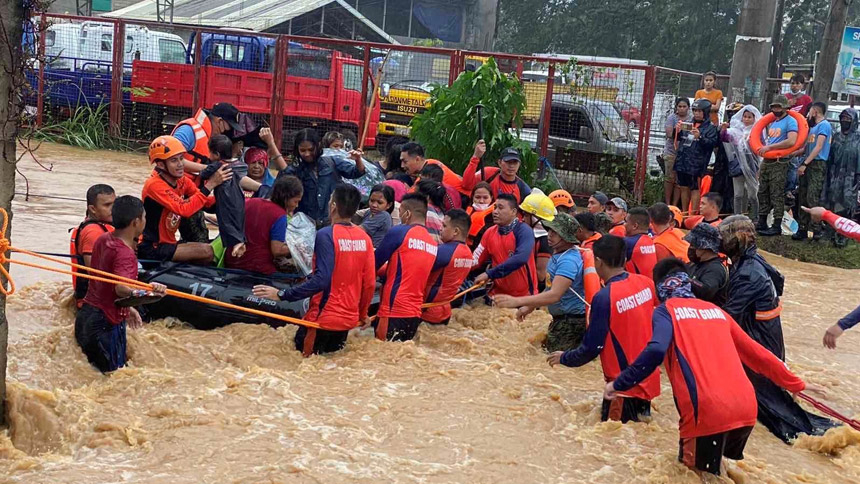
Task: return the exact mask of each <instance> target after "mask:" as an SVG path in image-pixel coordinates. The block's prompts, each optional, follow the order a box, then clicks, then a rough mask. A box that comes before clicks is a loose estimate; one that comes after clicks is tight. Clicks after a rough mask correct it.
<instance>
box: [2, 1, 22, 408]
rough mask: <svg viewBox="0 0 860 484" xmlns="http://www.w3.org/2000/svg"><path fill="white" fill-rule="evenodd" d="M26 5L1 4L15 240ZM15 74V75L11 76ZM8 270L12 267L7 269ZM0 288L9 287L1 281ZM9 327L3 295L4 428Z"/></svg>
mask: <svg viewBox="0 0 860 484" xmlns="http://www.w3.org/2000/svg"><path fill="white" fill-rule="evenodd" d="M22 4H23V2H21V1H20V0H4V1H2V2H0V39H2V41H0V73H2V74H0V123H2V126H0V150H2V153H0V156H2V160H0V207H2V208H4V209H6V211H7V212H8V214H9V218H10V224H9V229H8V231H7V232H6V236H7V237H11V235H10V234H11V228H12V227H11V217H12V197H13V196H14V194H15V164H16V162H17V157H16V154H15V141H16V136H17V134H18V126H20V123H21V116H20V115H21V111H22V105H21V98H22V94H23V93H22V92H21V86H23V82H24V74H23V63H22V61H21V35H22V26H23V24H24V9H23V6H22ZM10 74H11V75H10ZM7 268H8V266H7ZM0 284H6V281H5V280H0ZM8 343H9V324H8V322H7V320H6V298H5V297H4V296H3V295H2V294H0V425H3V424H5V421H6V349H7V347H8Z"/></svg>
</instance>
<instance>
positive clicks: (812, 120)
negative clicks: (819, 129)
mask: <svg viewBox="0 0 860 484" xmlns="http://www.w3.org/2000/svg"><path fill="white" fill-rule="evenodd" d="M806 122H807V123H808V124H809V127H810V128H811V127H813V126H815V125H816V124H818V121H816V120H815V118H809V119H807V120H806Z"/></svg>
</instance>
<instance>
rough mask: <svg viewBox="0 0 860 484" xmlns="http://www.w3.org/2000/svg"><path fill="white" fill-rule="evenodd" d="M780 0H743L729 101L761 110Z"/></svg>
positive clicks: (733, 56)
mask: <svg viewBox="0 0 860 484" xmlns="http://www.w3.org/2000/svg"><path fill="white" fill-rule="evenodd" d="M776 2H777V0H744V1H743V4H742V5H741V15H740V19H739V20H738V35H737V37H735V52H734V54H733V55H732V72H731V79H730V80H729V89H730V92H729V93H727V97H728V99H729V102H740V103H743V104H752V105H754V106H757V107H758V108H759V109H761V107H762V105H763V104H764V101H765V94H766V92H767V74H768V67H769V65H770V54H771V47H772V45H773V25H774V18H775V16H776Z"/></svg>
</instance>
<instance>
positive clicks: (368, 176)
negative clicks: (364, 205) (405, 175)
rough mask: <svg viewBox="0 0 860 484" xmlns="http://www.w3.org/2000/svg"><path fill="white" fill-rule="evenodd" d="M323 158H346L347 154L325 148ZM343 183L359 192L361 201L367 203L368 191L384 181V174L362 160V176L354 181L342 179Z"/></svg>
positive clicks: (375, 165) (374, 164) (368, 162)
mask: <svg viewBox="0 0 860 484" xmlns="http://www.w3.org/2000/svg"><path fill="white" fill-rule="evenodd" d="M323 156H339V157H345V158H348V156H349V155H348V154H347V152H346V151H344V150H334V149H331V148H325V149H324V150H323ZM349 161H350V163H354V162H353V161H352V159H349ZM343 181H344V182H345V183H349V184H350V185H352V186H354V187H355V188H358V191H359V192H361V201H362V202H367V200H368V199H369V198H370V190H371V189H372V188H373V187H374V186H376V185H378V184H380V183H382V182H384V181H385V173H384V172H383V171H382V168H381V167H380V166H379V165H377V164H376V163H373V162H372V161H369V160H367V159H366V158H365V159H364V175H363V176H361V177H359V178H356V179H354V180H351V179H348V178H344V180H343Z"/></svg>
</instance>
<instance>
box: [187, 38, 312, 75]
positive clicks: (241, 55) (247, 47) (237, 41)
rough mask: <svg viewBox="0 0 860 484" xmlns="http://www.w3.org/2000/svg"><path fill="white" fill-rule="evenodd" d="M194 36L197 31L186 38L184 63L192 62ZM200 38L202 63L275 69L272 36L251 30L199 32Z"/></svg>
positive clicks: (249, 68)
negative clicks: (264, 35)
mask: <svg viewBox="0 0 860 484" xmlns="http://www.w3.org/2000/svg"><path fill="white" fill-rule="evenodd" d="M196 37H197V35H196V34H191V37H190V38H189V39H188V49H187V50H186V53H185V63H186V64H193V63H194V51H195V49H196V46H195V42H196V40H197V39H196ZM201 41H202V44H201V46H200V53H201V57H202V59H201V64H202V65H204V66H215V67H227V68H230V69H241V70H243V71H256V72H273V70H274V65H273V64H274V61H275V39H272V38H269V37H260V36H257V35H254V33H253V32H248V35H237V34H212V33H208V32H204V33H203V34H202V35H201ZM291 44H292V42H291ZM296 45H299V44H296ZM290 47H292V45H291V46H290Z"/></svg>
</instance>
